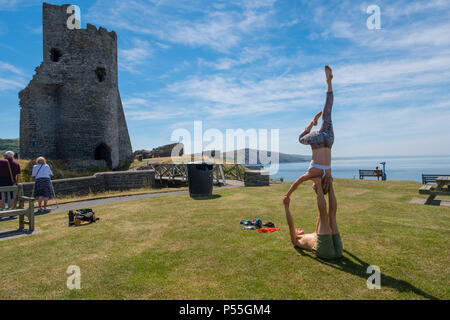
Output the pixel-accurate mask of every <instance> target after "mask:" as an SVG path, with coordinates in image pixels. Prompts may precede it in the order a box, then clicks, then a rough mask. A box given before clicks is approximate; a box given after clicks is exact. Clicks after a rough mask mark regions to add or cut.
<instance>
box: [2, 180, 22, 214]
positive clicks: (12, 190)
mask: <svg viewBox="0 0 450 320" xmlns="http://www.w3.org/2000/svg"><path fill="white" fill-rule="evenodd" d="M19 195H21V194H20V188H19V186H9V187H0V196H1V200H0V210H1V211H3V210H10V209H15V208H16V207H17V203H18V202H17V200H18V198H19ZM11 200H14V201H13V205H12V206H10V204H11Z"/></svg>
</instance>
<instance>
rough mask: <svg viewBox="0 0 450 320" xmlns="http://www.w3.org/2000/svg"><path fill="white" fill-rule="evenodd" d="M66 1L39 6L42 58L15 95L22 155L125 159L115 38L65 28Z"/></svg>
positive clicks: (91, 29) (127, 146)
mask: <svg viewBox="0 0 450 320" xmlns="http://www.w3.org/2000/svg"><path fill="white" fill-rule="evenodd" d="M68 6H69V5H62V6H57V5H50V4H47V3H44V4H43V40H44V41H43V47H44V60H43V62H42V63H41V65H40V66H39V67H37V68H36V74H35V75H34V76H33V79H32V80H31V81H30V83H29V84H28V86H27V87H26V88H25V89H23V90H22V91H21V92H20V93H19V98H20V108H21V111H20V154H21V157H22V158H24V159H33V158H35V157H38V156H44V157H48V158H50V159H68V160H82V162H84V163H89V164H90V165H98V164H100V163H104V162H103V161H105V162H106V164H107V165H108V166H109V167H112V168H114V167H117V166H118V165H119V163H121V162H127V161H131V160H132V158H133V156H132V149H131V142H130V137H129V135H128V129H127V124H126V121H125V116H124V112H123V108H122V102H121V99H120V94H119V89H118V77H117V36H116V33H115V32H114V31H111V32H108V31H107V30H106V29H104V28H102V27H100V28H99V29H98V30H97V28H96V27H95V26H93V25H91V24H87V28H86V29H72V30H70V29H69V28H68V27H67V20H68V18H69V17H70V14H68V13H67V7H68Z"/></svg>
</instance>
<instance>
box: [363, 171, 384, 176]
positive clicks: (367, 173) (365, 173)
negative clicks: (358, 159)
mask: <svg viewBox="0 0 450 320" xmlns="http://www.w3.org/2000/svg"><path fill="white" fill-rule="evenodd" d="M359 175H360V176H374V177H376V176H381V175H383V170H359Z"/></svg>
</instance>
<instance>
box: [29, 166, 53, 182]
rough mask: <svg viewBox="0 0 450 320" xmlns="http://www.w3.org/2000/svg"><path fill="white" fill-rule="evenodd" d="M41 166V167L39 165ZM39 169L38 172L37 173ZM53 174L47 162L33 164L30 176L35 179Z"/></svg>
mask: <svg viewBox="0 0 450 320" xmlns="http://www.w3.org/2000/svg"><path fill="white" fill-rule="evenodd" d="M41 166H42V167H41ZM38 171H39V173H38ZM52 175H53V172H52V169H50V167H49V165H48V164H42V165H41V164H35V165H34V166H33V172H32V173H31V176H32V177H34V178H35V179H39V178H50V176H52Z"/></svg>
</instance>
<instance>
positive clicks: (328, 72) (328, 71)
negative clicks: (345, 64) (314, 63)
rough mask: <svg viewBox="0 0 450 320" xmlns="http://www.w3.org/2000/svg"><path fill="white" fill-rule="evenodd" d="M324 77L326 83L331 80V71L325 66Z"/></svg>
mask: <svg viewBox="0 0 450 320" xmlns="http://www.w3.org/2000/svg"><path fill="white" fill-rule="evenodd" d="M325 75H326V77H327V81H331V79H333V71H332V70H331V68H330V67H329V66H325Z"/></svg>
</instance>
